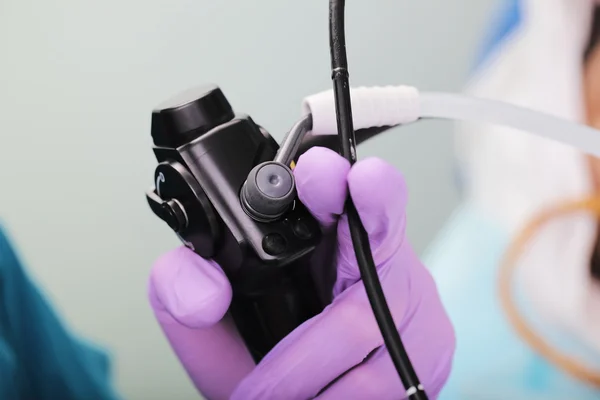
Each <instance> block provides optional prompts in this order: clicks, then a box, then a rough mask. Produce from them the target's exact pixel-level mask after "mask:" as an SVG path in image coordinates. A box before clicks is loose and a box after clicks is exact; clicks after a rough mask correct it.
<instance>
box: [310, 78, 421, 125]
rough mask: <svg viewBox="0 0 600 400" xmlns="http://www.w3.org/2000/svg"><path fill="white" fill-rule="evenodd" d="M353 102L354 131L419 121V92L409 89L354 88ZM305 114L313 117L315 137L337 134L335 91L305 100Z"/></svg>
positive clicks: (399, 87) (392, 87)
mask: <svg viewBox="0 0 600 400" xmlns="http://www.w3.org/2000/svg"><path fill="white" fill-rule="evenodd" d="M350 101H351V102H352V121H353V125H354V129H355V130H358V129H363V128H375V127H382V126H394V125H401V124H408V123H411V122H415V121H416V120H417V119H418V118H419V91H418V90H417V89H416V88H414V87H410V86H385V87H357V88H351V89H350ZM302 114H303V115H306V114H311V115H312V131H311V133H312V134H313V135H335V134H336V133H337V121H336V116H335V98H334V94H333V90H332V89H330V90H326V91H324V92H320V93H317V94H313V95H311V96H308V97H306V98H305V99H304V101H303V102H302Z"/></svg>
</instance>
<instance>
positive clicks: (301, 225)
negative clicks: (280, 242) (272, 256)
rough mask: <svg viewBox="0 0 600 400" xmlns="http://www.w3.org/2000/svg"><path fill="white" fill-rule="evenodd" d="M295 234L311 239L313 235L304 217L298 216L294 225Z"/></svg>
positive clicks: (301, 237)
mask: <svg viewBox="0 0 600 400" xmlns="http://www.w3.org/2000/svg"><path fill="white" fill-rule="evenodd" d="M292 231H294V234H295V235H296V236H297V237H299V238H300V239H304V240H306V239H310V238H311V237H312V236H313V233H312V231H311V230H310V227H309V226H308V225H307V224H306V222H305V221H304V218H298V219H297V220H296V222H294V225H293V227H292Z"/></svg>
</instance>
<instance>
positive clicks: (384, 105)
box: [302, 86, 600, 157]
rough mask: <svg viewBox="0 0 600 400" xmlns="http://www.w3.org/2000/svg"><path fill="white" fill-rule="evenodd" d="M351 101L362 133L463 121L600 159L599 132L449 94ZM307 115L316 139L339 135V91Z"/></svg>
mask: <svg viewBox="0 0 600 400" xmlns="http://www.w3.org/2000/svg"><path fill="white" fill-rule="evenodd" d="M350 95H351V101H352V114H353V121H354V129H356V130H358V129H364V128H373V127H381V126H394V125H404V124H409V123H411V122H415V121H417V120H418V119H419V118H440V119H449V120H460V121H469V122H478V123H485V124H494V125H501V126H507V127H511V128H515V129H518V130H521V131H525V132H529V133H533V134H536V135H539V136H542V137H544V138H547V139H552V140H557V141H559V142H561V143H564V144H567V145H570V146H574V147H576V148H577V149H579V150H581V151H582V152H585V153H589V154H593V155H595V156H598V157H600V131H599V130H596V129H593V128H590V127H588V126H585V125H582V124H578V123H574V122H570V121H567V120H564V119H561V118H557V117H554V116H552V115H548V114H544V113H541V112H538V111H533V110H529V109H526V108H522V107H518V106H514V105H511V104H508V103H503V102H500V101H494V100H484V99H478V98H474V97H468V96H463V95H457V94H447V93H419V91H418V90H417V89H415V88H413V87H410V86H386V87H372V88H366V87H360V88H352V89H351V90H350ZM302 113H303V114H305V115H306V114H308V113H310V114H312V119H313V127H312V132H311V134H313V135H332V134H336V133H337V122H336V115H335V101H334V94H333V90H327V91H324V92H321V93H317V94H314V95H312V96H309V97H307V98H305V99H304V101H303V103H302Z"/></svg>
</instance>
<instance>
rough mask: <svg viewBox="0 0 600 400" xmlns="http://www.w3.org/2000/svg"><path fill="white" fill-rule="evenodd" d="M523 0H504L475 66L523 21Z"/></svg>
mask: <svg viewBox="0 0 600 400" xmlns="http://www.w3.org/2000/svg"><path fill="white" fill-rule="evenodd" d="M521 3H522V0H504V1H503V2H502V3H501V9H500V10H499V12H498V13H497V15H498V18H496V19H494V21H493V23H492V25H491V27H490V30H489V31H488V32H489V34H488V36H487V37H486V39H485V40H484V41H483V43H482V48H481V51H480V52H479V55H478V57H477V60H476V62H475V68H476V69H477V68H478V67H479V66H481V65H482V64H483V62H484V61H485V60H487V59H488V58H489V57H490V55H491V54H492V53H493V52H494V51H495V50H496V49H497V48H498V46H499V45H501V44H502V43H503V42H504V41H505V39H506V38H508V37H509V36H510V35H511V34H512V33H513V32H514V31H515V30H517V29H518V28H519V26H521V24H522V23H523V11H522V4H521Z"/></svg>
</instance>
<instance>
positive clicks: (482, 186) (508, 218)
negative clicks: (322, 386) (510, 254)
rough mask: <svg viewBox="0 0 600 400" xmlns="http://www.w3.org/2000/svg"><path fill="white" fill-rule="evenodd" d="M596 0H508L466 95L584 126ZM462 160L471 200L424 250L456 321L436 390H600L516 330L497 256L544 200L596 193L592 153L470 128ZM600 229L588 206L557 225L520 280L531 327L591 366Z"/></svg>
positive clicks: (463, 393) (577, 393) (546, 394)
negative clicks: (445, 373) (503, 305)
mask: <svg viewBox="0 0 600 400" xmlns="http://www.w3.org/2000/svg"><path fill="white" fill-rule="evenodd" d="M594 2H595V0H521V1H517V0H505V3H506V4H505V5H506V6H508V7H507V9H506V10H505V12H504V14H503V15H501V16H500V15H499V16H497V17H499V18H498V21H503V22H504V25H503V26H501V27H500V28H501V29H500V31H501V34H499V35H496V36H495V38H494V39H493V40H491V42H492V44H490V45H488V48H487V49H486V50H487V51H486V56H485V58H484V59H483V60H482V61H481V62H480V63H479V65H478V67H477V69H476V70H475V73H474V76H473V79H472V82H471V84H470V85H469V88H468V92H470V93H471V94H474V95H476V96H479V97H485V98H492V99H498V100H503V101H507V102H510V103H514V104H518V105H521V106H525V107H529V108H533V109H536V110H539V111H544V112H547V113H551V114H554V115H557V116H560V117H563V118H567V119H570V120H575V121H581V122H583V118H584V115H583V110H584V104H583V93H582V87H581V84H582V66H583V53H584V51H585V48H586V46H587V43H588V40H589V35H590V28H591V25H592V15H593V7H594V6H595V5H594ZM599 140H600V138H599ZM457 161H458V167H459V169H460V172H461V176H462V180H463V184H464V187H463V189H464V202H463V204H462V205H461V207H460V208H459V210H458V211H457V212H456V214H455V215H454V216H453V217H452V219H451V220H450V221H449V223H448V225H447V227H446V228H445V229H444V230H443V231H442V232H441V234H440V235H439V237H438V239H437V240H436V241H435V242H434V244H433V246H432V247H431V249H430V250H429V252H428V253H427V255H426V257H425V262H426V263H427V264H428V265H429V266H430V267H431V268H432V270H433V272H434V275H435V276H436V278H437V281H438V285H439V289H440V292H441V294H442V297H443V299H444V301H445V303H446V306H447V307H448V310H449V313H450V315H451V317H452V318H453V320H454V322H455V325H456V329H457V340H458V346H457V354H456V362H455V368H454V372H453V374H452V376H451V379H450V382H449V384H448V388H447V390H445V391H444V392H443V394H442V397H441V398H442V399H457V400H458V399H481V400H485V399H497V398H498V399H508V398H511V399H521V398H527V399H534V398H538V396H539V398H543V399H552V398H557V399H558V398H569V399H587V398H590V399H591V398H600V391H597V390H595V389H594V388H589V387H587V385H585V384H583V383H581V382H579V381H577V380H575V379H572V378H571V377H569V376H566V375H565V374H564V373H562V372H561V371H560V370H558V369H556V368H554V367H553V366H552V365H549V364H548V363H547V362H546V361H545V360H544V359H543V358H541V357H538V356H536V355H535V354H534V353H533V352H532V351H531V349H529V348H528V347H527V346H526V345H525V344H524V343H523V342H522V341H521V340H520V339H519V337H517V336H516V335H515V333H514V331H513V330H512V328H511V327H510V325H509V324H508V322H507V320H506V318H505V316H504V314H503V312H502V310H501V309H500V307H499V302H498V294H497V289H496V280H497V271H498V266H499V265H498V264H499V261H500V258H501V256H502V255H503V252H504V251H505V250H506V246H507V244H508V243H509V242H510V240H511V238H513V237H514V236H515V235H516V234H517V232H518V231H519V229H521V228H522V227H523V225H524V224H525V223H526V222H527V221H528V220H530V219H531V218H532V217H533V216H534V215H536V213H537V212H539V211H540V210H542V209H544V208H545V207H548V206H551V205H555V204H556V203H559V202H562V201H565V200H571V199H578V198H581V197H583V196H585V195H588V194H590V193H591V191H592V188H593V187H592V181H591V176H590V174H589V171H588V165H587V161H586V158H585V156H584V155H583V154H581V153H580V152H579V151H577V150H575V149H574V148H571V147H569V146H566V145H563V144H560V143H557V142H553V141H550V140H546V139H543V138H540V137H538V136H534V135H530V134H527V133H523V132H517V131H513V130H509V129H506V128H499V127H491V126H480V125H477V126H475V125H464V126H461V127H460V129H459V131H458V133H457ZM596 228H597V223H596V220H595V219H594V218H593V217H591V216H588V215H585V214H578V215H573V216H572V217H568V218H564V219H560V220H557V221H554V222H552V223H551V224H550V225H549V226H548V227H547V228H545V229H544V230H543V231H542V232H541V233H540V234H539V235H537V236H536V237H535V240H534V242H533V245H532V246H531V247H530V249H529V250H528V251H527V253H525V254H524V256H523V257H522V258H521V260H520V262H519V267H518V268H519V274H518V277H517V282H515V285H516V287H517V288H518V289H517V292H518V295H517V297H518V299H519V304H520V307H522V309H523V312H524V313H526V314H527V315H528V316H529V319H530V323H531V324H533V325H534V326H535V327H536V329H537V330H538V331H539V332H541V333H542V334H543V335H544V336H545V337H546V339H547V340H548V341H549V342H550V343H552V344H553V345H554V346H556V347H559V348H561V349H562V350H563V351H566V352H568V353H570V354H571V355H574V356H577V357H580V358H582V359H584V360H585V361H586V362H587V363H588V365H590V366H594V365H596V366H600V289H599V288H598V287H596V284H595V283H594V282H593V281H592V280H591V277H590V273H589V262H590V257H591V250H592V246H593V245H594V243H595V239H596ZM598 370H599V371H600V368H599V369H598ZM565 396H566V397H565Z"/></svg>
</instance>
